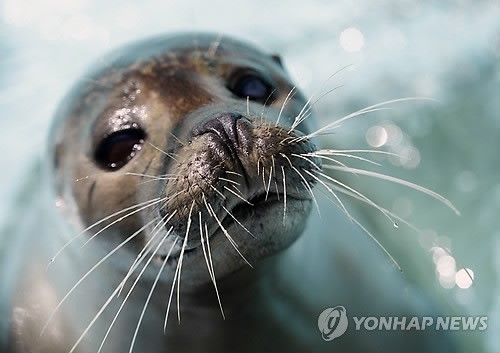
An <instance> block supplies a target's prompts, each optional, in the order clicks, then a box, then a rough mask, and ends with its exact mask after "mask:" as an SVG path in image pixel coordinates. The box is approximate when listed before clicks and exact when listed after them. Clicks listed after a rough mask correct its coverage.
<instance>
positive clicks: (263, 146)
mask: <svg viewBox="0 0 500 353" xmlns="http://www.w3.org/2000/svg"><path fill="white" fill-rule="evenodd" d="M106 62H107V66H106V67H105V68H101V69H99V70H97V71H94V72H92V73H90V74H89V75H87V76H86V77H85V79H84V80H82V81H81V82H80V83H79V84H78V85H77V87H75V88H74V89H73V91H72V92H71V94H70V96H69V97H68V99H66V101H65V103H64V104H63V105H62V107H61V109H60V110H59V112H58V114H57V115H58V118H57V120H56V124H55V127H56V128H55V130H54V135H53V136H54V141H55V144H54V145H55V146H56V148H55V150H54V154H55V168H54V170H55V171H56V178H55V179H56V180H57V185H56V188H57V193H58V195H59V197H60V198H61V200H62V201H63V205H64V206H63V207H64V208H65V209H66V210H67V211H69V212H70V213H72V214H73V216H75V217H74V219H77V220H78V221H77V222H78V223H79V224H80V227H81V228H88V229H89V230H88V232H87V233H88V238H91V239H92V241H94V240H93V238H94V237H95V238H97V239H95V241H101V242H103V244H106V245H104V246H106V247H108V248H109V249H114V248H116V247H117V246H122V247H123V249H125V250H126V252H127V253H128V254H130V256H129V262H128V263H127V266H128V265H130V261H133V260H134V259H136V258H137V256H140V255H143V254H146V253H147V254H151V255H152V256H154V259H155V262H156V263H158V264H160V263H161V262H162V261H166V266H167V268H172V269H173V270H174V269H175V268H176V267H175V266H176V265H177V264H178V263H179V261H180V262H182V263H183V264H184V265H183V270H182V276H183V277H182V278H183V283H186V284H187V285H189V284H191V285H195V286H197V285H200V284H204V283H207V282H208V281H210V280H211V275H210V273H213V272H215V273H217V274H218V275H219V276H225V275H227V274H230V273H232V272H234V271H236V270H238V269H240V268H241V267H243V266H245V265H246V264H252V263H254V262H255V261H257V260H258V259H260V258H262V257H264V256H268V255H270V254H274V253H276V252H278V251H280V250H283V249H284V248H286V247H287V246H289V245H290V244H291V243H292V242H293V241H294V240H295V239H296V238H297V237H298V236H299V235H300V233H301V232H302V230H303V228H304V225H305V222H306V219H307V216H308V214H309V211H310V209H311V204H312V202H311V197H312V187H313V185H314V183H315V179H314V178H313V175H312V173H311V170H312V169H313V168H318V167H319V165H320V162H319V160H318V159H316V158H315V157H305V156H304V154H307V153H309V152H313V151H314V150H315V146H314V144H313V143H312V142H311V141H310V140H308V139H302V138H301V137H303V136H305V134H307V133H308V132H309V127H308V126H307V124H308V121H309V120H310V119H305V118H306V117H308V115H310V108H309V106H308V104H307V102H306V100H305V99H304V97H303V95H302V94H300V92H298V91H297V89H296V88H295V86H294V85H293V83H292V82H291V80H290V78H289V77H288V75H287V73H286V71H285V70H284V68H283V66H282V64H281V61H280V60H279V58H277V57H276V56H272V55H268V54H265V53H263V52H261V51H259V50H257V49H255V48H253V47H251V46H249V45H247V44H245V43H242V42H240V41H237V40H233V39H226V38H223V39H221V38H218V37H217V36H213V35H200V34H184V35H176V36H172V37H161V38H155V39H152V40H147V41H143V42H139V43H136V44H133V45H131V46H127V47H125V48H122V49H119V50H117V51H115V52H114V53H113V54H112V55H111V58H110V59H107V61H106ZM207 266H208V268H209V271H208V272H207V271H206V270H203V271H202V270H201V269H202V268H204V267H207ZM173 270H172V271H170V273H173V272H174V271H173ZM166 272H169V271H166Z"/></svg>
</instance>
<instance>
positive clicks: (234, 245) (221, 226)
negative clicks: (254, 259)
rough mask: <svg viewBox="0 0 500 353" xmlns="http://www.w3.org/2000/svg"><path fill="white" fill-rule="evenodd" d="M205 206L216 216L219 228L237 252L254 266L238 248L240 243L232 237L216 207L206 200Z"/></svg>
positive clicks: (248, 263)
mask: <svg viewBox="0 0 500 353" xmlns="http://www.w3.org/2000/svg"><path fill="white" fill-rule="evenodd" d="M205 206H206V207H207V210H208V212H209V213H210V214H211V215H212V216H213V217H214V219H215V221H216V222H217V224H218V225H219V228H220V229H221V230H222V232H223V233H224V235H225V236H226V238H227V240H229V243H231V245H232V246H233V248H234V249H235V250H236V252H237V253H238V254H239V255H240V256H241V258H242V259H243V261H245V262H246V263H247V265H248V266H250V267H252V268H253V266H252V265H251V264H250V262H248V260H247V259H246V258H245V256H243V254H242V253H241V251H240V250H239V249H238V245H237V244H236V242H235V241H234V239H233V238H232V237H231V235H230V234H229V233H228V231H227V229H226V228H225V227H224V226H223V225H222V223H221V221H220V220H219V218H218V217H217V214H216V213H215V211H214V209H213V208H212V205H210V204H209V203H207V202H206V201H205Z"/></svg>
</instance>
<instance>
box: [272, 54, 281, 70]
mask: <svg viewBox="0 0 500 353" xmlns="http://www.w3.org/2000/svg"><path fill="white" fill-rule="evenodd" d="M271 58H272V59H273V61H274V62H275V63H276V64H278V65H279V66H281V67H282V68H284V66H283V61H282V60H281V56H279V55H278V54H273V55H271Z"/></svg>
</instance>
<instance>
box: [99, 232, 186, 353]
mask: <svg viewBox="0 0 500 353" xmlns="http://www.w3.org/2000/svg"><path fill="white" fill-rule="evenodd" d="M173 229H174V227H173V226H172V227H170V229H169V230H168V232H167V235H168V234H169V233H170V232H172V230H173ZM178 238H179V237H178V236H177V237H176V238H175V240H174V242H173V243H172V246H171V247H170V250H169V251H168V253H167V256H166V257H165V259H164V260H163V262H162V264H161V266H160V269H159V270H158V274H157V275H156V278H155V280H154V282H153V285H152V286H151V290H150V291H149V294H148V297H147V298H146V302H145V303H144V306H143V308H142V311H141V315H140V316H139V320H138V321H137V326H136V327H135V332H134V336H133V338H132V342H131V343H130V349H129V353H132V351H133V349H134V344H135V340H136V338H137V334H138V332H139V327H140V326H141V323H142V320H143V318H144V313H145V312H146V308H147V307H148V305H149V301H150V300H151V297H152V295H153V292H154V290H155V288H156V285H157V284H158V280H159V279H160V276H161V274H162V272H163V269H164V268H165V265H166V264H167V260H168V259H169V257H170V254H171V253H172V250H173V249H174V245H175V243H176V242H177V239H178ZM165 239H166V236H165V238H164V239H163V240H165ZM163 240H162V241H161V242H160V245H161V243H163ZM99 352H100V349H99ZM99 352H98V353H99Z"/></svg>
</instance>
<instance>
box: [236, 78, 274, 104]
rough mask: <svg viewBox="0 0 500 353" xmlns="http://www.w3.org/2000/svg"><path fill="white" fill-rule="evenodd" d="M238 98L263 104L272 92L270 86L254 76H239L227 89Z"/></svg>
mask: <svg viewBox="0 0 500 353" xmlns="http://www.w3.org/2000/svg"><path fill="white" fill-rule="evenodd" d="M229 89H230V90H231V91H232V92H233V93H234V94H235V95H237V96H238V97H241V98H245V99H246V98H247V97H248V98H249V99H250V100H252V101H257V102H260V103H265V102H266V101H267V100H269V99H270V98H271V95H272V94H273V92H274V89H273V88H272V86H271V85H270V84H269V83H267V82H266V81H264V80H263V79H262V78H260V77H259V76H256V75H255V74H247V75H245V76H241V77H240V78H238V79H237V80H235V82H234V83H233V84H232V85H231V86H230V87H229Z"/></svg>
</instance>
